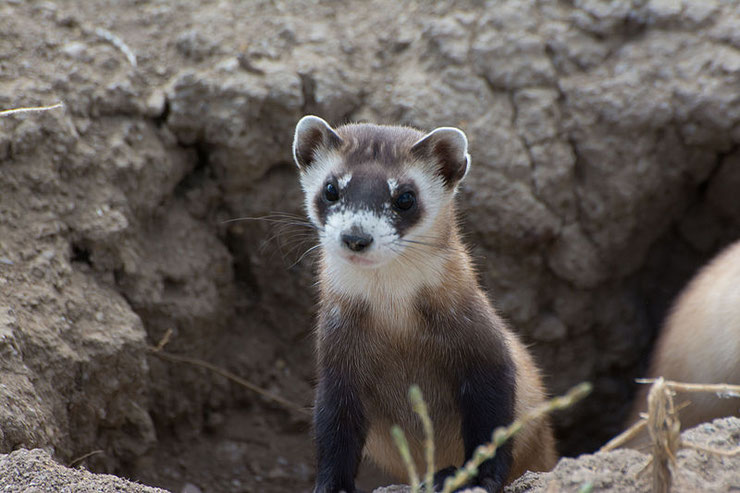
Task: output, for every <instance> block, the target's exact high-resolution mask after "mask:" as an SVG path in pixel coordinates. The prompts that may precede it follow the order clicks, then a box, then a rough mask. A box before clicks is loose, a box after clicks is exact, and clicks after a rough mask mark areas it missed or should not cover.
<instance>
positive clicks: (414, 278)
mask: <svg viewBox="0 0 740 493" xmlns="http://www.w3.org/2000/svg"><path fill="white" fill-rule="evenodd" d="M445 240H446V241H445V245H444V247H443V248H441V247H433V246H419V247H416V246H415V247H414V248H413V250H410V251H409V252H408V253H406V254H404V255H399V256H398V257H397V258H396V259H394V260H393V261H391V262H389V263H388V264H386V265H383V266H381V267H378V268H375V269H363V268H359V267H356V266H353V265H350V264H348V263H347V262H344V261H343V260H341V259H338V258H333V257H330V256H329V255H328V254H327V253H326V252H323V254H322V258H321V275H320V279H321V281H320V282H321V291H322V294H323V296H324V297H328V298H335V299H336V298H338V299H343V300H346V301H363V302H366V303H367V306H369V307H370V308H371V310H372V311H374V312H376V313H381V314H386V313H387V314H389V316H391V317H396V316H398V317H401V318H403V314H404V313H405V312H407V310H411V309H413V305H414V303H415V302H416V301H417V297H418V295H419V294H420V293H421V292H422V291H423V290H424V291H426V292H429V290H432V291H434V290H440V289H441V290H444V291H450V290H453V291H459V289H455V286H456V285H461V284H466V285H467V288H469V287H471V286H474V285H476V280H475V274H474V272H473V269H472V267H471V262H470V258H469V256H468V254H467V252H466V250H465V248H464V246H463V245H462V242H461V241H460V239H459V235H458V233H457V231H456V230H453V231H451V233H450V234H449V235H448V236H447V238H446V239H445ZM459 287H460V286H458V288H459ZM463 289H465V288H463Z"/></svg>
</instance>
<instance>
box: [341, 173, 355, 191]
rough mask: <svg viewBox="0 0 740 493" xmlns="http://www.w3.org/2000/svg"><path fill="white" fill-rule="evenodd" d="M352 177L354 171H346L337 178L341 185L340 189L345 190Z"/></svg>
mask: <svg viewBox="0 0 740 493" xmlns="http://www.w3.org/2000/svg"><path fill="white" fill-rule="evenodd" d="M351 179H352V173H345V174H344V175H342V176H340V177H339V179H338V180H337V185H339V190H343V189H345V188H347V185H348V184H349V181H350V180H351Z"/></svg>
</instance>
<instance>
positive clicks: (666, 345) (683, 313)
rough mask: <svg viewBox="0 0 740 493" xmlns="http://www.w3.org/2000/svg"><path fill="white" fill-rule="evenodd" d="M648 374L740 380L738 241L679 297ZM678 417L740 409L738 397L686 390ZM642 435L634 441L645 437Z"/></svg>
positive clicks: (639, 406)
mask: <svg viewBox="0 0 740 493" xmlns="http://www.w3.org/2000/svg"><path fill="white" fill-rule="evenodd" d="M648 375H649V376H650V377H651V378H655V377H658V376H662V377H665V378H666V379H668V380H674V381H679V382H687V383H730V384H740V241H739V242H736V243H734V244H733V245H731V246H730V247H728V248H727V249H725V250H724V251H723V252H721V253H720V254H719V255H718V256H717V257H715V258H714V259H713V260H712V261H711V262H710V263H709V264H708V265H707V266H705V267H704V268H703V269H702V270H701V271H700V272H699V274H698V275H697V276H696V277H695V278H694V279H693V280H692V281H691V282H690V283H689V284H688V286H687V287H686V288H685V289H684V290H683V292H682V293H681V294H680V295H679V297H678V299H677V300H676V302H675V304H674V306H673V308H672V310H671V312H670V314H669V316H668V318H667V319H666V322H665V325H664V326H663V329H662V331H661V333H660V335H659V337H658V340H657V342H656V346H655V352H654V355H653V360H652V364H651V366H650V371H649V372H648ZM646 396H647V387H643V388H641V389H640V391H639V392H638V395H637V398H636V400H635V404H634V408H633V411H632V414H631V417H630V422H635V421H637V420H638V418H639V413H640V412H644V410H645V408H646V402H645V399H646ZM684 400H690V401H691V404H690V405H689V406H688V407H686V408H685V409H683V410H682V411H681V412H680V414H679V418H680V420H681V424H682V427H684V428H687V427H691V426H695V425H697V424H699V423H702V422H705V421H710V420H712V419H714V418H718V417H723V416H731V415H735V416H737V415H738V409H740V399H719V398H718V397H717V396H716V395H714V394H699V393H694V394H685V395H682V396H681V397H679V399H678V402H679V403H680V402H683V401H684ZM645 440H646V436H644V435H643V436H642V437H639V438H638V439H637V440H635V441H634V442H633V443H632V445H633V446H638V445H641V444H642V443H644V442H645Z"/></svg>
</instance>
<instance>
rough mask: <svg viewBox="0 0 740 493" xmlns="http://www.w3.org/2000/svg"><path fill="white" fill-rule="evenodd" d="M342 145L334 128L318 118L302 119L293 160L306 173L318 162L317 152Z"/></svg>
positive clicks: (297, 126)
mask: <svg viewBox="0 0 740 493" xmlns="http://www.w3.org/2000/svg"><path fill="white" fill-rule="evenodd" d="M341 144H342V139H341V138H340V137H339V135H337V133H336V132H335V131H334V129H333V128H331V127H330V126H329V124H328V123H326V122H325V121H324V120H323V119H321V118H319V117H318V116H313V115H308V116H304V117H303V118H301V120H300V121H299V122H298V125H296V126H295V136H294V137H293V159H295V163H296V164H297V165H298V168H300V170H301V171H306V170H307V169H308V168H310V167H311V165H313V163H314V161H315V160H316V151H317V150H319V149H321V148H322V147H323V148H326V149H334V148H337V147H339V146H340V145H341Z"/></svg>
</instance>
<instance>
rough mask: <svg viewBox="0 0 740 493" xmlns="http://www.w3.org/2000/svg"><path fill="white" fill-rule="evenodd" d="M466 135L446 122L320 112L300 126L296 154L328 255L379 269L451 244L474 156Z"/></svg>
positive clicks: (307, 200)
mask: <svg viewBox="0 0 740 493" xmlns="http://www.w3.org/2000/svg"><path fill="white" fill-rule="evenodd" d="M467 148H468V141H467V138H466V137H465V134H464V133H463V132H462V131H461V130H458V129H456V128H449V127H442V128H438V129H436V130H434V131H432V132H430V133H428V134H424V133H422V132H420V131H418V130H415V129H412V128H407V127H395V126H379V125H372V124H351V125H344V126H341V127H338V128H336V129H333V128H332V127H331V126H329V124H328V123H326V122H325V121H324V120H322V119H321V118H318V117H316V116H305V117H303V118H302V119H301V120H300V121H299V122H298V125H297V126H296V130H295V139H294V141H293V156H294V158H295V162H296V164H297V165H298V168H299V169H300V171H301V186H302V187H303V192H304V194H305V206H306V211H307V213H308V216H309V218H310V220H311V222H312V223H313V224H314V225H315V226H316V227H317V229H318V230H319V238H320V242H321V245H322V248H323V249H324V254H325V258H328V259H329V260H330V261H334V259H335V258H336V259H341V260H339V261H343V262H346V263H348V264H350V265H352V266H355V267H358V268H365V269H373V268H377V267H380V266H382V265H385V264H388V263H389V262H391V261H392V260H394V259H398V258H399V257H403V255H404V252H405V251H406V250H407V249H409V248H413V247H414V246H418V245H423V244H427V245H430V244H434V243H435V242H439V241H444V239H443V238H440V231H439V229H440V225H439V224H438V223H439V222H440V219H441V215H442V214H445V213H446V214H447V215H446V216H445V218H446V220H447V221H450V220H454V218H450V217H449V210H450V207H451V202H452V200H453V196H454V194H455V190H456V187H457V185H458V183H459V182H460V180H462V179H463V177H464V176H465V174H466V173H467V170H468V166H469V163H470V156H469V155H468V152H467Z"/></svg>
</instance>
